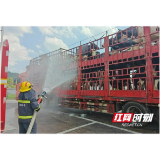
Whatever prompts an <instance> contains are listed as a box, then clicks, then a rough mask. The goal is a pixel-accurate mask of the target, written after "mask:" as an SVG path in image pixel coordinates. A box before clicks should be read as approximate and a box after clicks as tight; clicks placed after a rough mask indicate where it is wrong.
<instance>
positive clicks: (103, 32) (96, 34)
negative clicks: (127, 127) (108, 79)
mask: <svg viewBox="0 0 160 160" xmlns="http://www.w3.org/2000/svg"><path fill="white" fill-rule="evenodd" d="M117 27H118V26H116V27H114V28H111V29H109V30H107V31H103V32H101V33H98V34H96V35H93V36H98V35H100V34H102V33H105V32H108V31H110V30H112V29H116V28H117ZM117 29H118V28H117ZM93 36H91V37H88V38H86V39H83V40H80V41H78V42H75V43H73V44H70V45H68V47H69V46H72V45H74V44H77V43H81V42H82V41H85V40H87V39H90V38H92V37H93ZM103 36H104V35H103ZM103 36H102V37H103Z"/></svg>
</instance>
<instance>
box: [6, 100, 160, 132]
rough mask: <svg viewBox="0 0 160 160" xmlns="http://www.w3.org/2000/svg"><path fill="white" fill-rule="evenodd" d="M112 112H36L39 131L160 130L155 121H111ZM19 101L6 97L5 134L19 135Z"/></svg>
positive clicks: (66, 109)
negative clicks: (132, 123)
mask: <svg viewBox="0 0 160 160" xmlns="http://www.w3.org/2000/svg"><path fill="white" fill-rule="evenodd" d="M112 118H113V115H112V114H105V113H97V112H90V111H87V110H77V109H72V108H65V107H62V106H56V107H52V108H44V107H43V105H42V107H41V110H40V111H39V112H38V114H37V118H36V121H37V133H38V134H57V133H59V134H65V133H66V134H107V133H110V134H117V133H118V134H128V133H129V134H131V133H159V126H158V124H157V123H155V122H152V123H150V124H149V125H147V126H146V127H143V128H132V127H122V125H121V124H117V123H114V124H113V123H112ZM18 132H19V129H18V112H17V101H15V100H7V103H6V125H5V130H4V132H3V134H18Z"/></svg>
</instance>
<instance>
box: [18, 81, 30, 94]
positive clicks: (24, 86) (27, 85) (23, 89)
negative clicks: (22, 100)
mask: <svg viewBox="0 0 160 160" xmlns="http://www.w3.org/2000/svg"><path fill="white" fill-rule="evenodd" d="M32 87H33V86H32V85H31V83H29V82H27V81H24V82H22V84H21V88H20V90H19V91H20V92H27V91H29V90H31V89H32Z"/></svg>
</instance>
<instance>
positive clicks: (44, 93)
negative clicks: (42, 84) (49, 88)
mask: <svg viewBox="0 0 160 160" xmlns="http://www.w3.org/2000/svg"><path fill="white" fill-rule="evenodd" d="M45 95H46V92H45V91H43V93H42V95H38V104H40V103H41V102H42V99H43V98H46V99H47V97H46V96H45Z"/></svg>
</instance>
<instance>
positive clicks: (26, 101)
mask: <svg viewBox="0 0 160 160" xmlns="http://www.w3.org/2000/svg"><path fill="white" fill-rule="evenodd" d="M18 102H19V103H31V102H30V101H28V100H18Z"/></svg>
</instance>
